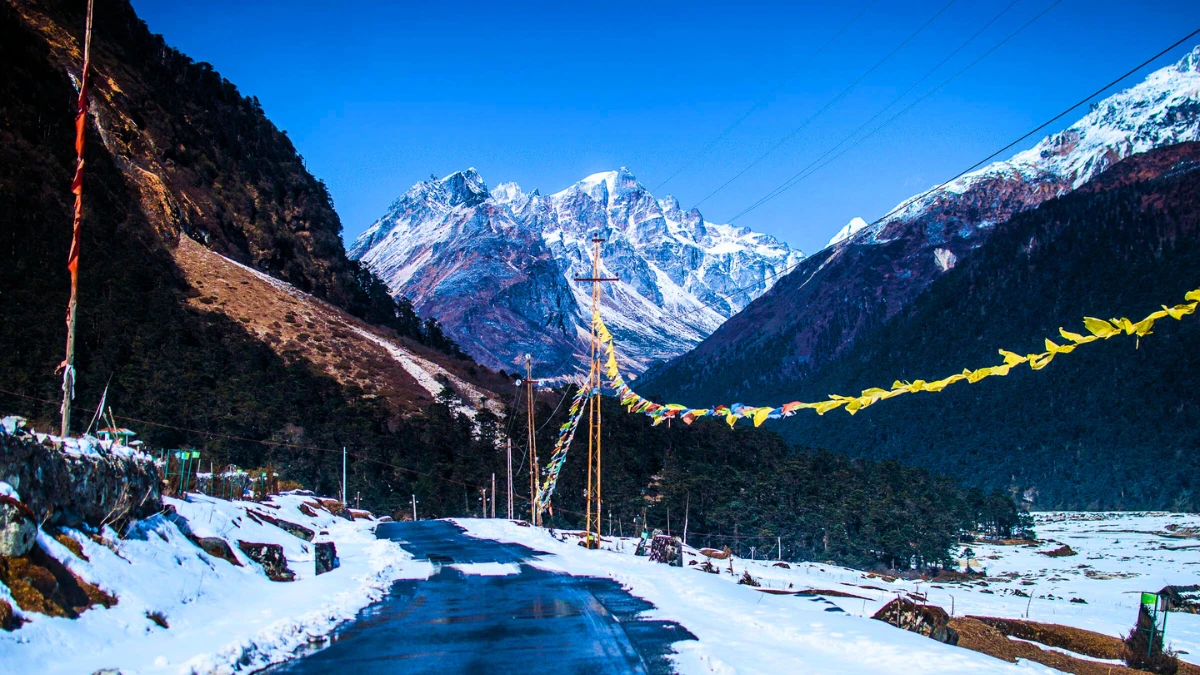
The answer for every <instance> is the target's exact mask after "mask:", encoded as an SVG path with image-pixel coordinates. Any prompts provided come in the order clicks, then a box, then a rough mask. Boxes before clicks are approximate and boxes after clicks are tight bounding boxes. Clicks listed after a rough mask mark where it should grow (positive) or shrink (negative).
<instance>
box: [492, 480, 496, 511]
mask: <svg viewBox="0 0 1200 675" xmlns="http://www.w3.org/2000/svg"><path fill="white" fill-rule="evenodd" d="M495 517H496V474H495V473H493V474H492V518H495Z"/></svg>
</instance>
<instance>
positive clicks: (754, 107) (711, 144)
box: [653, 0, 876, 192]
mask: <svg viewBox="0 0 1200 675" xmlns="http://www.w3.org/2000/svg"><path fill="white" fill-rule="evenodd" d="M875 2H876V0H871V1H870V2H868V3H867V5H866V6H865V7H863V8H862V9H861V10H859V12H858V14H855V15H854V16H853V17H852V18H851V19H850V21H848V22H846V25H844V26H842V28H841V30H839V31H838V32H837V33H834V35H833V37H831V38H829V39H828V40H826V41H825V44H823V45H821V46H820V47H817V50H816V51H814V52H813V53H812V54H809V56H808V58H807V59H805V60H804V61H803V62H802V63H801V64H800V65H799V66H797V67H796V69H795V70H793V71H792V72H791V73H789V74H788V75H787V77H785V78H784V79H783V80H782V81H781V82H780V83H779V84H778V85H776V87H775V88H774V89H772V90H771V91H770V92H768V93H767V94H766V95H765V96H763V97H762V98H760V99H758V101H756V102H755V103H754V105H752V106H750V108H749V109H748V110H747V111H746V112H744V113H742V116H741V117H739V118H737V119H736V120H734V121H733V124H730V125H729V126H727V127H725V130H724V131H722V132H721V133H719V134H717V137H716V138H714V139H712V140H711V141H709V142H708V144H707V145H705V146H704V147H703V148H701V149H700V151H699V152H697V153H696V154H694V155H692V156H691V157H690V158H688V160H687V161H685V162H684V163H683V164H681V165H680V166H679V168H677V169H675V171H674V172H673V173H672V174H671V175H670V176H667V178H666V180H664V181H663V182H661V183H659V184H658V185H657V186H655V188H654V190H653V191H654V192H658V191H659V190H660V189H662V187H663V186H664V185H666V184H667V183H670V182H671V179H673V178H675V177H676V176H678V175H679V174H680V173H682V172H683V170H684V169H686V168H688V167H689V166H691V165H692V163H694V162H695V161H696V160H698V159H700V158H701V157H703V156H704V155H706V154H708V152H709V151H710V150H712V149H713V148H714V147H716V146H717V144H718V143H720V142H721V141H723V140H725V137H726V136H728V135H729V134H730V133H732V132H733V130H734V129H736V128H737V127H738V126H739V125H741V123H742V122H745V121H746V118H748V117H750V116H751V115H753V114H754V113H755V112H757V111H758V109H759V108H761V107H763V106H765V105H766V104H767V101H770V100H771V99H772V98H773V97H774V96H775V94H777V93H779V90H780V89H783V86H784V85H785V84H786V83H787V82H788V81H790V80H791V79H792V78H794V77H795V76H796V75H797V74H798V73H799V72H800V71H801V70H804V69H805V68H807V67H808V65H809V64H811V63H812V62H813V60H814V59H816V58H817V56H818V55H820V54H821V52H823V51H825V49H826V48H827V47H829V45H831V44H833V43H834V41H835V40H837V39H838V38H840V37H841V36H842V35H843V34H844V33H845V32H846V31H847V30H849V29H850V26H852V25H854V24H855V23H856V22H857V21H858V20H859V19H860V18H862V15H863V14H866V13H867V10H868V9H870V8H871V7H872V6H874V5H875Z"/></svg>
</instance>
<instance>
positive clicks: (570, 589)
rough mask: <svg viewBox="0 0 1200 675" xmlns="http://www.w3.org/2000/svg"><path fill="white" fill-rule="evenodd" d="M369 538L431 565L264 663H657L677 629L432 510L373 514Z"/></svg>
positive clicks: (368, 674)
mask: <svg viewBox="0 0 1200 675" xmlns="http://www.w3.org/2000/svg"><path fill="white" fill-rule="evenodd" d="M377 534H378V536H380V537H385V538H388V539H392V540H395V541H397V542H399V543H400V545H401V546H402V547H403V548H404V549H405V550H406V551H408V552H409V553H412V554H413V556H414V557H415V558H417V559H428V560H429V561H431V562H433V563H436V564H440V565H442V566H441V567H439V569H438V570H437V571H436V573H435V574H434V575H433V576H431V577H430V578H429V579H427V580H420V581H398V582H396V583H395V584H394V585H393V586H392V589H391V591H390V593H389V594H388V596H387V597H385V598H384V599H383V600H382V601H380V602H378V603H376V604H374V605H371V606H370V607H367V608H365V609H363V610H362V611H361V612H359V614H358V617H357V618H356V619H355V620H354V621H352V622H350V623H348V624H346V625H345V626H343V627H342V628H341V629H339V630H338V631H336V632H335V633H334V635H333V636H332V638H331V643H330V644H329V646H328V647H326V648H324V649H321V650H320V651H316V652H314V653H312V654H309V655H307V656H304V657H301V658H299V659H296V660H294V661H290V662H288V663H284V664H280V665H278V666H275V667H273V668H270V669H268V670H266V671H264V672H267V673H272V674H282V673H289V674H295V673H303V674H314V673H354V674H355V675H375V674H376V673H588V674H589V675H599V674H602V673H655V674H657V673H669V672H671V668H670V664H669V662H668V661H667V660H666V658H665V656H666V655H667V654H670V653H671V643H673V642H677V641H679V640H687V639H692V640H694V639H695V637H694V636H693V635H691V634H690V633H689V632H688V631H687V630H686V629H685V628H683V627H682V626H680V625H679V624H676V623H673V622H666V621H651V620H641V619H639V618H638V615H639V614H641V613H642V612H644V611H646V610H648V609H651V608H652V605H650V603H647V602H646V601H644V600H641V599H640V598H636V597H634V596H632V595H630V594H629V593H627V592H625V591H624V590H623V589H622V588H621V587H620V585H619V584H617V583H616V582H613V581H611V580H609V579H598V578H592V577H574V576H568V575H565V574H555V573H551V572H546V571H543V570H539V569H536V568H534V567H532V566H529V565H525V564H521V563H523V562H525V561H529V560H532V559H535V558H537V557H538V555H539V553H538V552H537V551H534V550H532V549H529V548H526V547H524V546H520V545H517V544H503V543H499V542H493V541H486V540H480V539H471V538H470V537H467V536H465V535H464V534H463V532H462V530H461V529H460V528H458V527H457V526H455V525H453V524H451V523H447V522H443V521H418V522H415V523H385V524H382V525H380V526H379V528H378V530H377ZM482 562H497V563H512V564H518V565H520V570H521V571H520V574H512V575H508V576H476V575H465V574H463V573H462V572H459V571H458V570H455V569H453V568H451V567H448V565H451V564H457V563H464V564H465V563H482Z"/></svg>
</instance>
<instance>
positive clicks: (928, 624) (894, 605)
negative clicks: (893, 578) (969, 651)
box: [871, 598, 958, 645]
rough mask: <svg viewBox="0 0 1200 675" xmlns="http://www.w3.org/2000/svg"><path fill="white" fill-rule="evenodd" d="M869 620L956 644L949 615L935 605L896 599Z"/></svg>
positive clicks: (956, 634)
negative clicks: (875, 620) (876, 620)
mask: <svg viewBox="0 0 1200 675" xmlns="http://www.w3.org/2000/svg"><path fill="white" fill-rule="evenodd" d="M871 618H872V619H878V620H879V621H883V622H884V623H887V624H890V625H892V626H895V627H897V628H903V629H904V630H907V631H912V632H913V633H920V634H921V635H924V636H925V637H927V638H931V639H934V640H937V641H938V642H944V643H946V644H948V645H956V644H958V633H957V632H956V631H955V630H954V629H953V628H951V627H950V615H948V614H946V610H944V609H942V608H941V607H938V606H936V605H918V604H916V603H915V602H911V601H909V600H905V599H904V598H896V599H895V600H893V601H891V602H889V603H888V604H886V605H884V606H883V608H882V609H880V610H879V611H878V612H876V613H875V616H873V617H871Z"/></svg>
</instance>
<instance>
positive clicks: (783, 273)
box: [680, 0, 1200, 316]
mask: <svg viewBox="0 0 1200 675" xmlns="http://www.w3.org/2000/svg"><path fill="white" fill-rule="evenodd" d="M1060 1H1061V0H1060ZM1057 4H1058V2H1055V3H1054V4H1052V5H1051V6H1050V7H1047V8H1046V9H1045V10H1043V11H1042V12H1041V14H1038V15H1037V16H1035V17H1034V18H1033V19H1031V20H1030V21H1029V22H1027V23H1026V24H1025V25H1023V26H1022V27H1021V28H1020V29H1018V30H1017V31H1016V32H1014V33H1012V34H1010V35H1009V36H1008V37H1007V38H1005V39H1004V40H1002V41H1001V42H1000V43H998V44H997V45H996V46H994V47H992V49H990V50H988V51H987V52H985V53H984V54H983V56H981V57H979V58H978V59H976V60H975V61H973V62H972V63H971V64H969V65H968V66H967V67H966V68H963V69H962V70H960V71H959V72H957V73H955V74H954V75H953V76H951V77H950V78H949V79H947V80H946V81H945V82H943V83H942V84H940V85H938V87H936V88H935V89H934V90H933V91H936V90H937V89H940V88H941V87H942V86H944V85H945V84H947V83H948V82H950V80H953V79H954V78H955V77H958V76H959V75H961V74H962V73H963V72H965V71H966V70H967V69H968V68H970V67H971V66H974V65H975V64H976V63H978V62H979V61H980V60H982V59H983V58H984V57H985V56H987V55H988V54H990V53H991V52H993V51H995V49H997V48H998V47H999V46H1000V45H1002V44H1004V43H1005V42H1007V41H1008V40H1009V39H1011V38H1012V37H1013V36H1015V35H1016V34H1017V33H1018V32H1020V31H1021V30H1024V28H1025V27H1026V26H1028V25H1030V24H1031V23H1032V22H1033V21H1036V20H1037V19H1038V18H1040V17H1041V16H1043V15H1044V14H1045V13H1046V12H1048V11H1050V9H1052V8H1053V7H1054V5H1057ZM1198 33H1200V28H1197V29H1196V30H1193V31H1192V32H1191V33H1188V34H1187V35H1185V36H1183V37H1182V38H1180V39H1179V40H1178V41H1176V42H1175V43H1174V44H1172V45H1171V46H1169V47H1167V48H1166V49H1163V50H1162V51H1160V52H1158V53H1157V54H1155V55H1154V56H1152V57H1150V58H1148V59H1146V60H1145V61H1143V62H1142V63H1140V64H1138V65H1137V66H1135V67H1134V68H1132V69H1130V70H1129V71H1128V72H1126V73H1125V74H1123V75H1121V76H1120V77H1118V78H1116V79H1114V80H1113V81H1111V82H1109V83H1108V84H1106V85H1104V86H1103V87H1101V88H1100V89H1098V90H1096V91H1095V92H1094V93H1092V94H1091V95H1089V96H1088V97H1087V98H1084V99H1083V100H1081V101H1080V102H1078V103H1076V104H1075V105H1072V106H1071V107H1069V108H1067V109H1066V110H1064V111H1062V112H1060V113H1058V114H1057V115H1055V116H1054V117H1052V118H1050V119H1049V120H1047V121H1046V122H1043V123H1042V124H1039V125H1038V126H1037V127H1035V128H1033V129H1032V130H1030V131H1029V132H1027V133H1025V134H1024V135H1022V136H1021V137H1020V138H1018V139H1017V140H1015V141H1013V142H1011V143H1009V144H1008V145H1006V146H1004V147H1003V148H1000V149H999V150H997V151H996V152H993V153H992V154H990V155H988V156H987V157H985V158H983V159H982V160H980V161H978V162H975V163H974V164H972V165H971V166H970V167H968V168H966V169H964V170H963V171H960V172H959V173H958V174H957V175H955V176H954V177H953V178H951V179H949V180H947V181H944V182H942V183H940V184H939V185H936V186H934V187H932V188H930V189H929V190H926V191H925V192H922V193H921V194H920V195H915V196H913V197H910V198H908V199H906V200H904V201H902V202H900V203H899V204H897V205H896V206H895V207H893V208H892V210H890V211H888V212H887V213H885V214H883V215H882V216H880V217H879V218H876V219H875V220H874V221H872V222H870V223H868V224H867V227H872V226H875V225H878V224H880V223H882V222H883V221H885V220H887V219H888V218H890V217H891V216H892V215H894V214H896V213H897V212H899V211H900V210H902V209H904V208H906V207H907V206H908V205H909V204H911V203H912V202H913V200H914V199H916V198H917V197H920V196H921V195H923V194H928V193H929V192H933V191H935V190H940V189H942V188H944V187H946V186H947V185H949V184H951V183H953V182H954V181H956V180H958V179H959V178H962V177H963V176H964V175H966V174H967V173H969V172H971V171H973V170H974V169H976V168H977V167H979V166H980V165H981V164H984V163H985V162H987V161H989V160H991V159H993V158H995V157H996V156H997V155H999V154H1001V153H1003V152H1004V151H1006V150H1008V149H1011V148H1012V147H1013V146H1015V145H1017V144H1018V143H1020V142H1021V141H1023V140H1025V139H1027V138H1029V137H1030V136H1032V135H1033V134H1035V133H1037V132H1038V131H1040V130H1042V129H1044V128H1046V127H1047V126H1049V125H1051V124H1053V123H1054V122H1055V121H1057V120H1059V119H1062V117H1063V116H1065V115H1067V114H1068V113H1070V112H1071V111H1072V110H1075V109H1077V108H1079V107H1080V106H1082V105H1083V104H1085V103H1087V102H1088V101H1090V100H1091V99H1093V98H1095V97H1096V96H1098V95H1100V94H1102V93H1104V92H1105V91H1106V90H1108V89H1110V88H1112V87H1113V86H1115V85H1117V84H1118V83H1120V82H1121V81H1122V80H1125V79H1126V78H1128V77H1129V76H1131V75H1133V74H1134V73H1136V72H1137V71H1139V70H1141V69H1142V68H1144V67H1146V66H1148V65H1150V64H1151V63H1153V62H1154V61H1155V60H1157V59H1159V58H1161V57H1162V56H1163V55H1165V54H1167V53H1168V52H1170V51H1171V50H1172V49H1175V48H1176V47H1178V46H1179V45H1181V44H1183V43H1184V42H1187V41H1188V40H1189V39H1191V38H1192V37H1193V36H1195V35H1196V34H1198ZM930 93H932V91H931V92H930ZM928 95H929V94H926V96H928ZM924 98H925V97H922V99H924ZM922 99H918V100H917V101H916V102H914V103H913V104H912V105H916V103H919V102H920V100H922ZM912 105H910V106H909V107H908V108H905V109H904V110H902V111H900V113H897V115H896V116H895V117H893V118H892V119H891V120H888V122H886V123H885V125H886V124H888V123H890V122H891V121H892V120H894V119H895V118H896V117H899V115H902V114H904V113H905V112H907V111H908V110H910V109H911V108H912ZM879 128H882V126H881V127H879ZM878 130H879V129H878V128H877V129H876V131H878ZM872 133H874V132H872ZM868 136H869V135H868ZM864 138H866V137H864ZM851 147H853V146H851ZM847 150H849V148H847ZM844 152H845V151H843V153H844ZM839 156H840V155H839ZM836 158H837V157H834V158H833V159H836ZM830 161H832V160H830ZM827 163H828V162H826V164H827ZM822 166H824V165H822ZM818 168H820V167H818ZM780 194H782V193H780ZM775 196H778V195H775ZM772 198H773V197H772ZM764 199H765V198H764ZM760 202H762V203H765V201H764V200H760ZM758 205H761V204H756V205H754V206H752V207H751V208H750V209H747V210H746V211H744V212H743V213H742V214H739V215H738V217H740V216H741V215H744V213H748V212H749V210H752V209H753V208H756V207H757V206H758ZM805 260H807V258H806V259H805ZM804 262H805V261H804V260H801V261H798V262H796V263H795V264H793V265H791V266H790V267H788V268H786V269H784V270H783V271H781V272H776V273H774V274H771V275H768V276H766V277H763V279H762V280H761V281H758V282H756V283H754V284H750V285H748V286H744V287H742V288H739V289H736V290H734V291H732V292H731V293H730V294H729V295H737V294H738V293H742V292H745V291H748V290H750V289H752V288H755V287H757V286H759V285H761V284H762V283H763V282H765V281H768V280H770V279H773V278H776V277H781V276H786V275H787V274H790V273H791V272H792V271H794V270H795V269H796V268H798V267H799V266H800V265H801V264H803V263H804ZM715 304H716V303H715V301H714V302H708V303H704V304H702V305H700V306H698V307H695V308H693V309H690V310H688V311H687V312H682V313H680V316H684V315H687V314H690V313H692V312H697V311H699V310H701V309H704V308H706V307H713V306H715Z"/></svg>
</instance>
